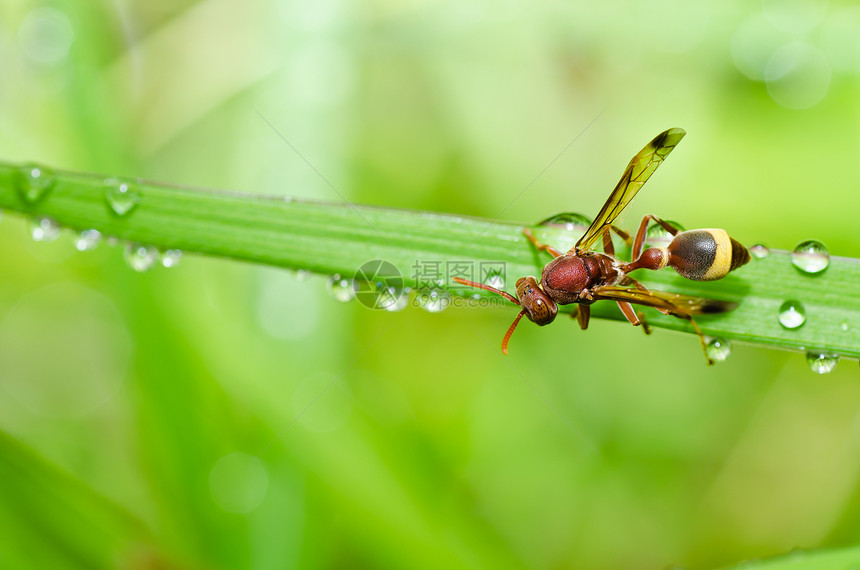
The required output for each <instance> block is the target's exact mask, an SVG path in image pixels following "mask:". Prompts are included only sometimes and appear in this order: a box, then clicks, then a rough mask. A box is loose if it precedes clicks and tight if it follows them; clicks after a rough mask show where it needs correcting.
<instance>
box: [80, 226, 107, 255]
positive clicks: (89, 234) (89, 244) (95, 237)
mask: <svg viewBox="0 0 860 570" xmlns="http://www.w3.org/2000/svg"><path fill="white" fill-rule="evenodd" d="M101 239H102V233H101V232H100V231H98V230H84V231H82V232H81V233H79V234H78V237H77V238H75V249H77V250H78V251H92V250H94V249H95V248H96V246H97V245H98V244H99V242H100V241H101Z"/></svg>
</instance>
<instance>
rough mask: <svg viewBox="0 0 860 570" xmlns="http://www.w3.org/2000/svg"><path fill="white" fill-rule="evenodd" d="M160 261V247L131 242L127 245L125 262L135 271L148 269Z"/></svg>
mask: <svg viewBox="0 0 860 570" xmlns="http://www.w3.org/2000/svg"><path fill="white" fill-rule="evenodd" d="M156 261H158V249H157V248H155V247H153V246H151V245H143V244H140V243H129V244H127V245H126V246H125V262H126V263H127V264H128V266H129V267H131V268H132V269H134V270H135V271H146V270H148V269H150V268H152V266H153V265H155V262H156Z"/></svg>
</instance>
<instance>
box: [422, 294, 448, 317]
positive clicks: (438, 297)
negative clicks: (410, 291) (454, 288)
mask: <svg viewBox="0 0 860 570" xmlns="http://www.w3.org/2000/svg"><path fill="white" fill-rule="evenodd" d="M450 304H451V294H450V293H448V292H447V291H441V290H438V289H428V290H423V291H419V292H418V293H417V295H416V296H415V305H416V306H418V307H420V308H422V309H424V310H425V311H427V312H430V313H440V312H442V311H444V310H445V309H447V308H448V305H450Z"/></svg>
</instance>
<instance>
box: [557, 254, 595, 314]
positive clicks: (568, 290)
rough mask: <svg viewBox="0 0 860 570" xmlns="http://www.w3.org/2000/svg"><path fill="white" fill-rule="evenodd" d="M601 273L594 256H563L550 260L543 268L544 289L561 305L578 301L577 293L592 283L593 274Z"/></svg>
mask: <svg viewBox="0 0 860 570" xmlns="http://www.w3.org/2000/svg"><path fill="white" fill-rule="evenodd" d="M602 274H603V268H602V267H600V264H599V261H598V260H597V259H596V258H595V257H594V256H581V257H580V256H577V257H574V256H567V255H565V256H563V257H557V258H555V259H553V260H552V261H550V262H549V263H548V264H547V265H546V267H544V268H543V277H542V283H543V287H544V290H545V291H546V293H547V294H549V295H550V296H551V297H552V299H553V300H554V301H555V302H557V303H560V304H562V305H567V304H569V303H577V302H579V295H580V293H581V292H582V291H583V290H584V289H587V288H588V287H589V286H590V285H592V283H591V281H592V280H593V277H594V276H600V275H602Z"/></svg>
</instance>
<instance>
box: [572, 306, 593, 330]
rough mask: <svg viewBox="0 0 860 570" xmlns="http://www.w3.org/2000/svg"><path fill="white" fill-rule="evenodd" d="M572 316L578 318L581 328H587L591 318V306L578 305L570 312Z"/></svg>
mask: <svg viewBox="0 0 860 570" xmlns="http://www.w3.org/2000/svg"><path fill="white" fill-rule="evenodd" d="M570 318H572V319H576V322H578V323H579V328H581V329H582V330H585V329H587V328H588V321H589V319H590V318H591V307H589V306H588V305H576V306H575V307H574V308H573V312H572V313H570Z"/></svg>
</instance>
